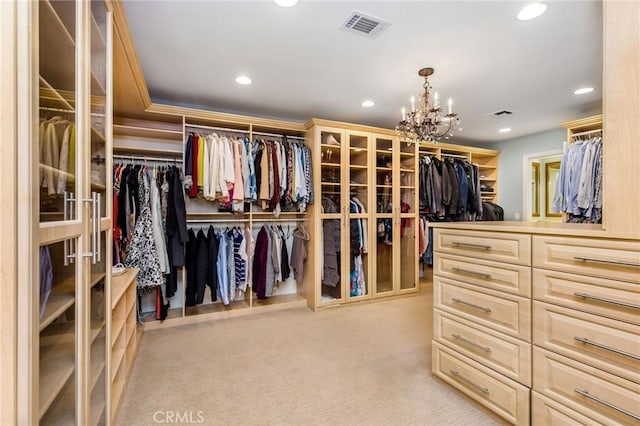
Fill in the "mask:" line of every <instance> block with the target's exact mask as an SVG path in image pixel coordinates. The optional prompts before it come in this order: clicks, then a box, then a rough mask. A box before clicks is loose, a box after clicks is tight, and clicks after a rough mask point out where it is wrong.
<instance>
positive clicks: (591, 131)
mask: <svg viewBox="0 0 640 426" xmlns="http://www.w3.org/2000/svg"><path fill="white" fill-rule="evenodd" d="M592 133H602V129H594V130H587V131H586V132H580V133H574V134H573V135H571V137H572V138H575V137H576V136H585V135H590V134H592Z"/></svg>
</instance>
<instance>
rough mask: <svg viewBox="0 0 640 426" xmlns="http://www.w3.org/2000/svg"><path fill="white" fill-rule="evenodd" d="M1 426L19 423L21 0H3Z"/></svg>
mask: <svg viewBox="0 0 640 426" xmlns="http://www.w3.org/2000/svg"><path fill="white" fill-rule="evenodd" d="M0 57H1V58H2V62H1V63H0V75H2V79H0V93H2V97H0V140H2V141H4V143H2V144H1V145H0V156H1V157H2V158H3V159H4V161H3V167H2V168H0V209H1V210H2V222H3V223H2V225H3V226H2V227H1V228H0V239H1V240H2V241H3V244H1V245H0V258H1V259H2V262H1V263H0V282H2V285H0V305H1V306H2V309H1V310H0V328H1V330H2V331H1V332H0V365H1V366H2V368H0V389H2V398H0V424H17V412H16V409H17V398H16V391H17V352H16V348H17V345H18V340H17V339H18V335H17V317H16V315H17V298H18V297H17V292H18V286H17V283H18V256H17V252H18V250H17V249H18V238H17V236H18V233H17V225H18V209H17V198H18V194H17V189H18V187H17V186H16V182H18V179H17V174H18V162H17V148H18V144H17V143H16V142H17V137H18V133H17V127H16V124H17V117H16V115H17V111H16V103H17V85H16V79H17V75H16V60H17V49H16V3H15V2H0Z"/></svg>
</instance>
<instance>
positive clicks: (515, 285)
mask: <svg viewBox="0 0 640 426" xmlns="http://www.w3.org/2000/svg"><path fill="white" fill-rule="evenodd" d="M433 273H434V274H436V275H440V276H442V277H446V278H451V279H454V280H459V281H464V282H466V283H469V284H475V285H477V286H480V287H486V288H491V289H494V290H500V291H506V292H508V293H512V294H517V295H519V296H524V297H531V268H530V267H528V266H518V265H512V264H508V263H498V262H490V261H486V260H480V259H475V258H469V257H461V256H452V255H444V254H437V253H436V254H435V256H434V262H433Z"/></svg>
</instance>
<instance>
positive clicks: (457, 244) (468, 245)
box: [451, 241, 491, 250]
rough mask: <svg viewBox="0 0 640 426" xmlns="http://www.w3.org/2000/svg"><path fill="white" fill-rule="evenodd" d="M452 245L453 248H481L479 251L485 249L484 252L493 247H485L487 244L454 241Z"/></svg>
mask: <svg viewBox="0 0 640 426" xmlns="http://www.w3.org/2000/svg"><path fill="white" fill-rule="evenodd" d="M451 245H452V246H458V247H471V248H479V249H483V250H489V249H490V248H491V246H488V245H485V244H472V243H463V242H460V241H452V242H451Z"/></svg>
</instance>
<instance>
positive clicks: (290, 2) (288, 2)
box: [273, 0, 299, 7]
mask: <svg viewBox="0 0 640 426" xmlns="http://www.w3.org/2000/svg"><path fill="white" fill-rule="evenodd" d="M298 1H299V0H273V2H274V3H275V4H277V5H278V6H281V7H293V6H295V5H296V4H298Z"/></svg>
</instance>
